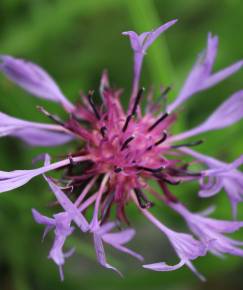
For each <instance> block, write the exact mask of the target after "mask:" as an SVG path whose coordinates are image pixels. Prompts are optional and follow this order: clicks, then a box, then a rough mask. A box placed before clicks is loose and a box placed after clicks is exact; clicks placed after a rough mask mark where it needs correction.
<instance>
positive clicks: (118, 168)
mask: <svg viewBox="0 0 243 290" xmlns="http://www.w3.org/2000/svg"><path fill="white" fill-rule="evenodd" d="M121 171H122V168H121V167H116V168H115V169H114V172H115V173H119V172H121Z"/></svg>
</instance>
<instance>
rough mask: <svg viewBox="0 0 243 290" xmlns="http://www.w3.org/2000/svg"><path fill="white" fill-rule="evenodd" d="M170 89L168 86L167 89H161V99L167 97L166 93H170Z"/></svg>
mask: <svg viewBox="0 0 243 290" xmlns="http://www.w3.org/2000/svg"><path fill="white" fill-rule="evenodd" d="M171 89H172V87H171V86H168V87H165V88H164V89H163V91H162V92H161V98H164V97H165V96H167V95H168V93H169V92H170V91H171Z"/></svg>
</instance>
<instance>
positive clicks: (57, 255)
mask: <svg viewBox="0 0 243 290" xmlns="http://www.w3.org/2000/svg"><path fill="white" fill-rule="evenodd" d="M32 214H33V217H34V219H35V221H36V222H37V223H38V224H43V225H45V231H44V235H43V238H45V236H46V234H47V233H48V232H49V231H50V230H52V229H55V240H54V243H53V246H52V248H51V250H50V253H49V258H50V259H52V260H53V261H54V262H55V263H56V264H57V265H58V267H59V271H60V276H61V280H64V275H63V270H62V266H63V265H64V262H65V258H68V257H70V255H72V253H73V252H74V251H73V249H72V250H71V251H69V252H67V253H64V252H63V245H64V243H65V241H66V239H67V237H68V236H70V235H71V234H72V232H73V230H74V228H73V227H71V226H70V223H71V219H70V217H69V215H68V213H66V212H62V213H58V214H55V215H54V216H53V218H48V217H46V216H44V215H42V214H40V213H39V212H38V211H37V210H35V209H32Z"/></svg>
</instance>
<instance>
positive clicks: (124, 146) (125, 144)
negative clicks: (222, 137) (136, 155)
mask: <svg viewBox="0 0 243 290" xmlns="http://www.w3.org/2000/svg"><path fill="white" fill-rule="evenodd" d="M134 138H135V137H134V136H131V137H129V138H127V140H126V141H125V142H124V143H123V144H122V147H121V151H123V150H124V149H125V148H127V145H128V144H129V143H130V142H131V141H132V140H133V139H134Z"/></svg>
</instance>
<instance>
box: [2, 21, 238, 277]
mask: <svg viewBox="0 0 243 290" xmlns="http://www.w3.org/2000/svg"><path fill="white" fill-rule="evenodd" d="M175 23H176V20H172V21H169V22H168V23H165V24H164V25H162V26H160V27H159V28H157V29H156V30H154V31H151V32H144V33H142V34H140V35H138V34H137V33H136V32H134V31H128V32H124V33H123V35H126V36H128V37H129V39H130V42H131V46H132V50H133V52H134V79H133V86H132V92H131V98H130V101H129V106H128V110H127V111H125V110H124V108H123V107H122V105H121V102H120V97H121V91H118V90H114V89H113V88H111V87H110V85H109V78H108V73H107V72H106V71H104V72H103V74H102V76H101V83H100V89H99V92H100V96H101V99H102V105H101V106H97V105H96V104H95V102H94V100H93V94H94V91H91V90H90V91H89V92H88V93H87V94H84V95H82V96H81V100H82V103H77V104H75V105H74V104H72V103H71V102H70V101H68V99H67V98H66V97H65V96H64V95H63V93H62V92H61V90H60V88H59V87H58V86H57V84H56V83H55V81H54V80H53V79H52V78H51V77H50V76H49V75H48V74H47V73H46V72H45V71H44V70H43V69H42V68H40V67H39V66H37V65H36V64H33V63H31V62H26V61H24V60H20V59H16V58H14V57H12V56H7V55H3V56H0V70H1V71H2V72H3V73H4V74H5V75H6V76H7V78H9V79H10V80H11V81H13V82H15V83H16V84H17V85H19V86H20V87H22V88H23V89H25V90H26V91H27V92H29V93H31V94H33V95H34V96H36V97H41V98H46V99H48V100H51V101H54V102H57V103H59V104H61V105H62V107H63V108H64V110H65V111H66V112H67V114H68V118H67V120H65V121H63V120H61V119H60V118H59V117H57V116H55V115H53V114H52V113H50V112H48V111H47V110H46V109H45V108H42V107H39V108H38V109H39V111H41V112H42V113H43V114H44V115H45V116H46V117H48V118H49V119H50V120H51V124H41V123H35V122H31V121H26V120H20V119H17V118H14V117H11V116H9V115H7V114H5V113H0V136H1V137H4V136H12V137H15V138H19V139H21V140H23V141H25V142H26V143H28V144H30V145H31V146H47V147H48V146H56V145H59V144H64V143H66V142H71V141H72V140H73V139H76V140H78V141H80V144H82V146H80V147H79V149H77V150H76V151H75V152H74V153H72V154H68V153H67V154H66V156H65V157H64V158H63V159H60V160H58V161H56V162H51V159H50V157H49V155H47V154H46V155H45V158H44V165H42V166H40V167H38V168H34V169H27V170H14V171H10V172H7V171H0V192H6V191H9V190H12V189H15V188H19V187H20V186H23V185H24V184H26V183H27V182H29V181H30V180H31V179H32V178H34V177H36V176H41V175H42V176H43V177H44V179H45V180H46V182H47V183H48V185H49V187H50V189H51V191H52V192H53V194H54V196H55V199H56V202H57V203H58V204H59V206H60V207H61V211H60V212H58V213H56V214H53V218H49V217H46V216H44V215H42V214H40V213H39V212H38V211H37V210H34V209H33V210H32V213H33V217H34V219H35V221H36V222H37V223H39V224H43V225H44V226H45V231H44V237H45V236H46V234H47V232H48V231H50V230H54V232H55V238H54V243H53V246H52V248H51V250H50V253H49V258H51V259H52V260H53V261H54V262H55V263H56V264H57V265H58V267H59V269H60V275H61V279H63V277H64V276H63V272H62V268H63V265H64V262H65V258H67V257H68V256H70V254H71V253H73V250H72V251H71V252H68V253H64V251H63V247H64V243H65V241H66V239H67V238H68V237H69V236H70V235H71V234H72V233H73V232H74V230H75V229H78V230H80V231H81V232H82V234H91V235H92V236H93V240H94V248H95V252H96V256H97V260H98V262H99V263H100V264H101V265H102V266H104V267H105V268H110V269H112V270H115V271H116V272H118V273H119V274H120V272H119V270H118V269H116V268H115V267H113V266H112V265H110V264H109V263H108V262H107V259H106V255H105V249H104V245H103V244H104V243H106V244H108V245H110V246H112V247H113V248H115V249H117V250H118V251H120V252H123V253H127V254H129V255H131V256H133V257H135V258H137V259H138V260H142V259H143V257H142V256H141V255H140V254H138V253H136V252H134V251H133V250H131V249H129V248H127V247H126V246H125V244H126V243H128V242H129V241H130V240H131V239H132V238H133V237H134V235H135V230H134V229H132V228H125V229H123V230H121V229H119V228H118V230H117V231H116V232H111V231H112V230H113V229H115V227H116V226H117V225H118V224H124V225H129V218H128V217H127V215H126V206H127V204H128V203H134V204H135V205H136V206H137V208H138V209H139V211H140V212H141V213H142V214H143V215H144V216H145V217H146V218H147V219H148V220H149V221H151V222H152V223H153V224H154V225H155V226H156V227H157V228H158V229H159V230H160V231H161V232H162V233H163V234H164V235H166V237H167V238H168V240H169V241H170V243H171V244H172V247H173V248H174V250H175V252H176V254H177V256H178V257H179V259H180V260H179V262H178V263H177V264H176V265H173V266H171V265H168V264H166V263H164V262H158V263H152V264H145V265H143V267H144V268H147V269H150V270H155V271H171V270H176V269H178V268H180V267H182V266H183V265H186V266H187V267H189V268H190V269H191V270H192V271H193V272H194V273H195V274H196V275H197V276H198V277H199V278H200V279H201V280H204V277H203V276H202V275H201V274H200V273H199V272H198V271H197V270H196V269H195V267H194V266H193V264H192V261H193V260H195V259H196V258H198V257H200V256H205V255H206V253H207V252H208V251H211V252H213V253H215V254H218V255H221V254H222V253H229V254H233V255H240V256H241V255H242V249H241V248H239V246H241V245H242V242H240V241H235V240H232V239H230V238H228V237H226V236H224V233H229V232H234V231H236V230H238V229H239V228H240V227H242V222H238V221H219V220H214V219H210V218H207V217H204V216H203V215H200V214H193V213H190V212H189V211H188V210H187V209H186V208H185V207H184V206H183V205H182V204H180V203H179V201H178V198H177V197H175V196H174V195H173V193H172V192H171V191H170V188H169V185H178V184H180V183H182V182H187V181H196V182H199V184H200V186H201V190H200V191H199V197H209V196H212V195H213V194H216V193H217V192H219V191H220V190H221V189H222V188H223V187H224V188H225V190H226V191H227V193H228V196H229V198H230V201H231V203H232V206H233V208H234V214H235V212H236V205H237V203H238V202H241V201H242V188H243V184H242V180H243V179H242V176H243V174H242V173H241V172H240V171H239V170H237V168H238V167H239V166H240V165H241V164H242V163H243V157H242V156H241V157H239V158H237V159H236V160H235V161H234V162H232V163H231V164H227V163H225V162H223V161H219V160H217V159H215V158H213V157H208V156H205V155H203V154H201V153H198V152H195V151H193V150H191V149H189V147H192V146H196V145H199V144H200V143H201V141H200V140H199V141H193V142H189V143H181V144H178V143H177V142H178V141H180V140H183V139H186V138H189V137H194V136H196V135H198V134H200V133H203V132H206V131H209V130H218V129H222V128H225V127H228V126H230V125H232V124H234V123H236V122H238V121H240V120H241V119H242V118H243V113H242V112H243V91H242V90H239V91H237V92H235V93H234V94H232V96H230V97H229V99H228V100H226V101H225V102H224V103H223V104H222V105H221V106H219V108H218V109H216V111H215V112H214V113H213V114H212V115H211V116H210V117H209V118H208V119H207V120H206V121H205V122H203V123H202V124H201V125H199V126H198V127H196V128H193V129H191V130H189V131H187V132H183V133H181V134H178V135H175V136H173V135H171V133H170V128H171V127H172V126H173V124H174V122H175V121H176V118H177V112H176V109H177V107H178V106H179V105H182V104H183V103H184V102H185V101H186V100H187V99H189V98H190V97H191V96H193V95H195V94H196V93H197V92H199V91H202V90H205V89H207V88H210V87H212V86H214V85H216V84H217V83H219V82H220V81H222V80H224V79H225V78H227V77H229V76H230V75H232V74H233V73H235V72H237V71H238V70H239V69H240V68H241V67H242V66H243V61H238V62H236V63H234V64H233V65H231V66H229V67H226V68H224V69H222V70H220V71H218V72H216V73H214V72H212V67H213V64H214V62H215V58H216V54H217V46H218V38H217V37H216V36H212V35H211V34H209V35H208V40H207V48H206V50H205V52H203V53H202V54H201V55H200V57H199V59H198V61H197V62H196V64H195V65H194V67H193V68H192V70H191V72H190V73H189V75H188V77H187V79H186V81H185V83H184V85H183V87H182V89H181V91H180V92H179V95H178V97H177V98H176V99H175V101H174V102H172V103H171V104H169V105H168V107H167V108H166V110H165V111H163V112H161V113H159V114H156V112H155V111H156V110H157V105H156V104H155V103H151V92H149V93H148V99H149V102H148V106H147V109H146V112H145V113H144V114H143V113H142V110H141V106H140V101H141V98H142V97H143V95H144V94H145V89H144V88H140V84H139V82H140V74H141V68H142V63H143V58H144V56H145V54H146V52H147V50H148V48H149V47H150V45H152V43H153V42H154V41H155V39H156V38H157V37H159V35H160V34H161V33H162V32H164V31H166V30H167V29H168V28H169V27H171V26H172V25H174V24H175ZM167 93H168V88H166V89H165V90H164V91H163V93H162V94H163V96H165V95H166V94H167ZM155 109H156V110H155ZM81 142H82V143H81ZM184 155H188V156H191V157H193V159H194V160H195V161H199V162H201V163H203V164H204V165H205V166H206V168H203V169H202V170H201V171H198V172H194V171H193V170H191V169H190V164H191V163H188V162H187V161H185V160H184ZM80 165H82V166H80ZM57 169H58V170H59V171H62V175H61V176H60V178H56V179H53V178H52V177H50V176H46V174H49V173H50V172H51V171H55V170H57ZM206 179H208V181H207V180H206ZM150 180H153V181H154V182H156V183H157V184H158V185H159V187H160V188H161V193H160V192H157V191H155V190H154V189H153V188H151V186H150V182H149V181H150ZM151 195H153V196H154V197H156V198H157V199H158V200H159V201H161V200H162V201H164V202H165V203H166V204H167V205H169V206H170V207H171V208H172V209H173V210H175V211H177V212H178V213H179V214H180V215H181V216H182V217H183V218H184V219H185V220H186V222H187V223H188V226H189V228H190V229H191V231H192V232H193V233H194V234H195V235H196V236H197V239H196V238H194V237H193V236H192V235H191V234H189V233H180V232H176V231H174V230H172V229H170V228H168V227H167V226H166V225H164V224H163V223H162V222H160V221H159V220H158V219H157V218H155V216H154V215H153V214H152V209H151V207H152V206H153V202H152V201H151V200H150V196H151ZM86 209H90V210H91V211H93V214H92V217H91V218H89V216H88V215H86ZM111 213H112V214H111ZM114 216H115V217H114Z"/></svg>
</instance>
